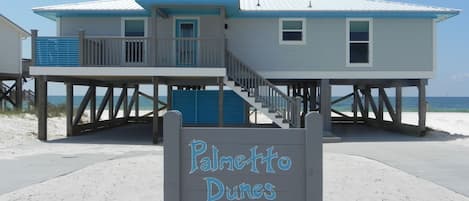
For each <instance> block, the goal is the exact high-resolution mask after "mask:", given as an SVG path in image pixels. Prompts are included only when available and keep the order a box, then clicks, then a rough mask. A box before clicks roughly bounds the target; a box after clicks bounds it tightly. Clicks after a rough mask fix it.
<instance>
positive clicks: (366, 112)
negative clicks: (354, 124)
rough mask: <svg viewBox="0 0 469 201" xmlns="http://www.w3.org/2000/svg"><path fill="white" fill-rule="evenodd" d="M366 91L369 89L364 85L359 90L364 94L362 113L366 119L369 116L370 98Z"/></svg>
mask: <svg viewBox="0 0 469 201" xmlns="http://www.w3.org/2000/svg"><path fill="white" fill-rule="evenodd" d="M368 91H369V88H368V87H366V88H365V89H363V90H362V91H361V92H362V94H363V96H364V99H365V100H364V101H365V103H364V108H363V111H364V114H363V118H364V119H365V120H366V119H368V118H369V116H370V99H369V98H368V96H367V95H366V94H368Z"/></svg>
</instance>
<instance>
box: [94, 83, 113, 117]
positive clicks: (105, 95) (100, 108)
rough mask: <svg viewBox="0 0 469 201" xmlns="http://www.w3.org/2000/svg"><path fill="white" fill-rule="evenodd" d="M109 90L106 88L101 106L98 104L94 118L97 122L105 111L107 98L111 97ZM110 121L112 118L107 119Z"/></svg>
mask: <svg viewBox="0 0 469 201" xmlns="http://www.w3.org/2000/svg"><path fill="white" fill-rule="evenodd" d="M111 90H112V89H111V88H108V89H107V90H106V93H105V94H104V97H103V100H102V101H101V104H99V108H98V114H97V116H96V119H97V120H98V121H99V120H100V119H101V117H102V116H103V112H104V110H105V109H106V105H108V103H109V98H110V97H111ZM109 119H112V118H109Z"/></svg>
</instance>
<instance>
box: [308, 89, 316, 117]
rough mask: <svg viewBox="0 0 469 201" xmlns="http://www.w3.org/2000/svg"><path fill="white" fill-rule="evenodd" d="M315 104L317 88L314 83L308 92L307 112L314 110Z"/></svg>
mask: <svg viewBox="0 0 469 201" xmlns="http://www.w3.org/2000/svg"><path fill="white" fill-rule="evenodd" d="M316 104H317V86H316V82H313V84H312V86H311V88H310V91H309V111H314V110H316Z"/></svg>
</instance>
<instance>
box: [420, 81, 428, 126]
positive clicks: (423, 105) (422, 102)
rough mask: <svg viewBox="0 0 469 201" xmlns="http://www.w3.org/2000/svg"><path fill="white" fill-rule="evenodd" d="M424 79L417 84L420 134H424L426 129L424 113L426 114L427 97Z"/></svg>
mask: <svg viewBox="0 0 469 201" xmlns="http://www.w3.org/2000/svg"><path fill="white" fill-rule="evenodd" d="M425 85H426V81H425V80H420V82H419V85H418V90H419V125H418V126H419V130H420V132H421V134H420V135H425V131H426V129H427V128H426V115H427V99H426V98H427V97H426V90H425Z"/></svg>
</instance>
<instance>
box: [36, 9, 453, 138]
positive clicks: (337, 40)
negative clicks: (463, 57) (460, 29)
mask: <svg viewBox="0 0 469 201" xmlns="http://www.w3.org/2000/svg"><path fill="white" fill-rule="evenodd" d="M33 10H34V12H35V13H37V14H39V15H41V16H44V17H46V18H49V19H51V20H54V21H55V22H56V23H57V36H54V37H44V36H39V35H38V32H37V31H36V30H33V31H32V35H33V38H32V46H33V48H32V50H33V66H32V67H31V68H30V70H31V74H32V75H34V76H35V77H36V78H37V80H38V81H37V84H38V86H39V87H38V91H37V94H38V107H39V108H38V109H39V114H40V115H39V138H40V139H41V140H46V139H47V127H46V122H47V116H46V113H47V107H46V105H47V104H46V103H47V90H46V89H47V82H48V81H54V82H64V83H65V84H66V88H67V128H68V131H67V132H68V135H70V136H72V135H77V134H80V133H81V132H85V131H92V130H96V129H99V128H103V127H113V126H118V125H122V124H125V123H128V122H131V121H135V120H139V119H143V118H150V119H152V124H153V134H154V142H158V141H159V140H160V138H159V136H160V135H159V134H158V133H159V132H158V131H159V126H160V125H161V123H159V121H158V112H159V110H160V109H162V107H163V105H162V104H160V103H161V100H159V97H158V95H157V94H158V89H159V85H165V86H168V101H167V104H166V105H165V106H164V107H166V108H168V109H176V110H180V111H181V112H182V113H183V117H184V123H185V124H187V125H194V124H195V125H212V126H235V125H245V123H246V121H247V120H248V117H247V116H248V111H249V108H255V109H257V111H260V112H262V113H263V114H265V115H266V116H267V117H269V118H270V119H271V120H272V121H273V123H274V125H276V126H278V127H281V128H294V127H301V126H303V125H304V122H303V121H304V120H303V116H304V114H306V113H307V112H309V111H319V112H320V113H321V114H322V116H323V119H324V128H325V130H326V131H328V130H329V131H330V129H331V125H332V122H333V121H335V120H341V121H352V122H355V123H366V124H368V125H374V126H379V127H383V128H384V127H386V128H396V129H400V130H408V129H411V130H412V132H414V133H418V134H421V133H423V132H424V131H425V113H426V101H425V96H426V95H425V86H426V85H427V81H428V79H431V78H432V77H433V76H434V73H435V69H436V26H437V23H439V22H442V21H444V20H447V19H448V18H451V17H453V16H455V15H457V14H458V13H459V10H455V9H448V8H440V7H431V6H421V5H414V4H406V3H399V2H392V1H375V0H282V1H279V0H100V1H89V2H81V3H74V4H63V5H53V6H46V7H39V8H34V9H33ZM148 84H150V85H153V89H154V94H156V95H154V96H151V95H149V94H145V93H143V92H141V91H140V90H139V87H140V86H141V85H148ZM76 85H82V86H87V87H88V91H87V93H86V95H85V97H84V98H83V100H82V101H81V102H80V104H79V105H80V106H79V107H78V108H77V110H75V111H74V108H73V105H74V103H73V100H74V99H73V91H74V86H76ZM333 85H344V86H352V87H353V90H351V93H350V94H349V95H347V96H345V97H343V98H340V99H337V100H332V98H331V86H333ZM97 87H100V88H105V89H107V92H106V93H105V95H104V98H103V100H102V101H100V102H98V103H97V101H96V88H97ZM214 87H216V89H218V90H209V89H210V88H214ZM403 87H417V88H418V91H419V103H418V104H419V123H418V126H416V127H409V126H407V125H403V124H402V122H401V113H402V88H403ZM117 88H118V89H119V90H118V91H119V93H118V94H115V92H116V90H115V89H117ZM390 88H393V90H394V91H395V94H389V92H388V93H387V90H385V89H390ZM115 95H116V96H118V98H116V100H115V98H114V96H115ZM392 96H395V97H396V98H395V101H394V100H393V99H390V98H389V97H392ZM128 97H131V98H128ZM140 98H149V99H151V100H153V103H154V104H153V105H154V107H153V112H151V113H149V114H140V112H139V99H140ZM347 98H353V100H354V101H353V107H352V108H353V109H352V112H353V115H352V116H348V115H346V114H344V113H342V112H340V111H337V110H335V109H334V104H336V103H337V102H340V101H341V100H344V99H347ZM391 100H393V101H391ZM87 109H89V110H90V117H89V121H87V122H83V121H82V120H81V117H82V114H83V113H84V112H85V110H87ZM104 111H108V112H107V113H108V115H106V116H104V115H103V114H104ZM385 111H387V112H388V113H389V114H390V116H391V119H392V121H385V120H383V119H384V118H383V114H384V112H385ZM118 113H122V114H123V115H120V116H119V115H117V114H118ZM333 113H335V114H338V117H334V118H333V117H331V116H332V115H331V114H333ZM326 133H327V132H326Z"/></svg>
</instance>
